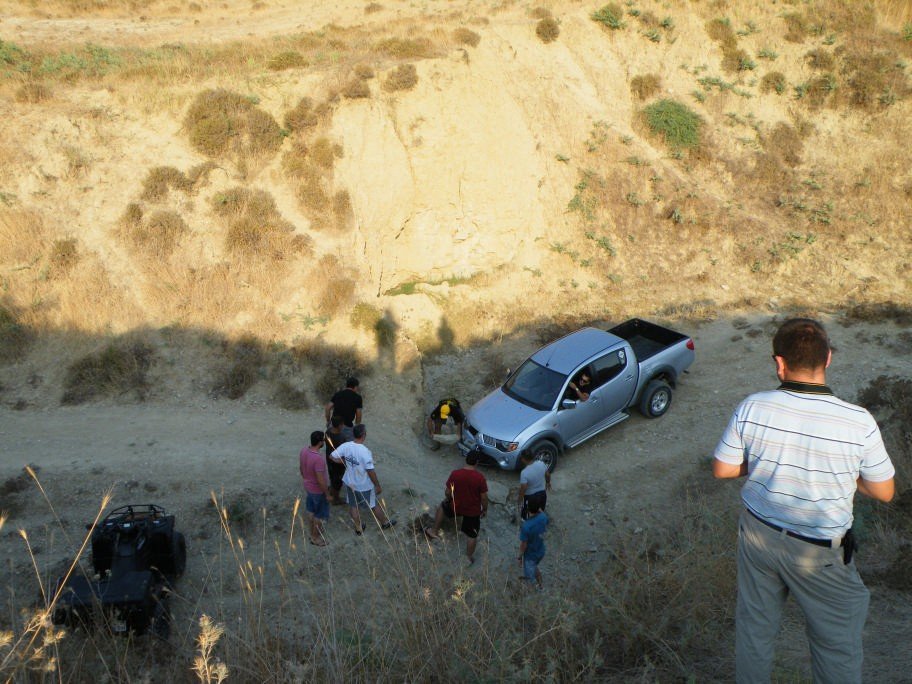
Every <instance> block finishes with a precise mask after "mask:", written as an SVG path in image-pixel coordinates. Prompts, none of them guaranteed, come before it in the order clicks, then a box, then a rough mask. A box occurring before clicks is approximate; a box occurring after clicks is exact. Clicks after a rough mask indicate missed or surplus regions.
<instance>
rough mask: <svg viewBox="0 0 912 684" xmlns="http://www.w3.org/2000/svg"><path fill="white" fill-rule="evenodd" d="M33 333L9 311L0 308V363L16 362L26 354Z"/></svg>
mask: <svg viewBox="0 0 912 684" xmlns="http://www.w3.org/2000/svg"><path fill="white" fill-rule="evenodd" d="M33 339H34V333H33V332H32V330H31V329H29V328H28V327H27V326H26V325H24V324H23V323H21V322H20V321H19V316H18V315H17V314H16V313H15V312H14V311H13V310H11V309H8V308H6V307H3V306H0V363H10V362H13V361H18V360H19V359H21V358H22V357H24V356H25V354H26V353H27V352H28V349H29V347H30V346H31V344H32V340H33Z"/></svg>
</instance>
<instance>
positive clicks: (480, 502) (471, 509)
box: [424, 449, 488, 563]
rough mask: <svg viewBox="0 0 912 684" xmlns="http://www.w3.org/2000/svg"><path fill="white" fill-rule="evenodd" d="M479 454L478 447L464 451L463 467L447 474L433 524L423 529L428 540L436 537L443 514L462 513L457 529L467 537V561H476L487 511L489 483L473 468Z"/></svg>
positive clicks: (453, 514)
mask: <svg viewBox="0 0 912 684" xmlns="http://www.w3.org/2000/svg"><path fill="white" fill-rule="evenodd" d="M479 457H480V454H479V450H478V449H473V450H472V451H470V452H469V453H468V454H466V464H465V466H463V467H462V468H458V469H456V470H454V471H453V472H452V473H450V477H449V478H448V479H447V481H446V487H445V488H444V497H445V498H444V500H443V501H442V502H441V504H440V505H439V506H437V513H436V515H435V517H434V527H433V529H431V528H429V527H426V528H425V529H424V533H425V534H426V535H427V536H428V537H429V538H430V539H439V537H440V534H439V533H440V528H441V526H442V525H443V518H444V516H446V517H447V518H449V519H450V520H454V519H455V518H456V516H461V517H462V525H460V527H459V529H460V530H461V531H462V533H463V534H464V535H465V536H466V537H467V540H466V556H467V557H468V559H469V563H474V562H475V547H476V546H477V544H478V532H479V530H481V519H482V518H483V517H485V516H486V515H487V514H488V482H487V480H485V477H484V475H482V474H481V473H480V472H478V469H477V468H476V466H477V465H478V460H479Z"/></svg>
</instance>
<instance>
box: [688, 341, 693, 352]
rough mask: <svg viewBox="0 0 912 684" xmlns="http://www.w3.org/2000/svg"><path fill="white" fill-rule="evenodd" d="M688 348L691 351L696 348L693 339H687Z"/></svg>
mask: <svg viewBox="0 0 912 684" xmlns="http://www.w3.org/2000/svg"><path fill="white" fill-rule="evenodd" d="M687 348H688V349H690V351H693V350H694V341H693V340H687Z"/></svg>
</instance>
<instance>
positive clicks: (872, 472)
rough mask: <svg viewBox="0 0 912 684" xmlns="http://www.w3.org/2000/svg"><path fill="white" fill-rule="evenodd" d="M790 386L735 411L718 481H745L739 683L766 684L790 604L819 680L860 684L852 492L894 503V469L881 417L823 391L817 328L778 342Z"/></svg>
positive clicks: (783, 377) (864, 596) (720, 454)
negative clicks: (802, 625) (799, 617)
mask: <svg viewBox="0 0 912 684" xmlns="http://www.w3.org/2000/svg"><path fill="white" fill-rule="evenodd" d="M773 360H774V361H775V364H776V375H777V376H778V378H779V381H780V382H781V383H782V384H780V385H779V387H778V388H776V389H774V390H767V391H765V392H757V393H755V394H752V395H750V396H749V397H747V399H745V400H744V401H742V402H741V403H740V404H739V405H738V407H737V408H736V409H735V412H734V414H733V415H732V417H731V420H730V421H729V423H728V427H727V428H726V429H725V432H724V433H723V434H722V439H721V440H720V442H719V444H718V446H716V450H715V454H714V456H715V457H714V459H713V474H714V475H715V476H716V477H719V478H735V477H741V476H746V477H747V480H746V482H745V483H744V487H742V489H741V500H742V502H743V504H744V509H743V511H742V513H741V520H740V525H739V535H738V603H737V607H736V610H735V676H736V680H737V682H739V684H743V683H750V684H754V683H757V684H760V683H761V682H762V683H763V684H768V683H769V681H770V676H771V673H772V667H773V646H774V644H775V641H776V635H777V633H778V631H779V621H780V618H781V616H782V608H783V605H784V604H785V600H786V598H787V597H788V596H789V595H790V594H791V595H792V596H794V598H795V600H796V601H797V603H798V605H799V606H800V608H801V610H802V612H803V613H804V617H805V620H806V622H807V635H808V645H809V646H810V650H811V670H812V673H813V679H814V681H815V682H840V683H846V684H848V683H850V682H861V662H862V640H861V635H862V630H863V628H864V623H865V619H866V617H867V613H868V602H869V592H868V590H867V588H866V587H865V585H864V582H862V581H861V577H860V576H859V574H858V570H857V569H856V567H855V563H854V562H853V561H852V552H853V550H854V537H853V536H852V521H853V515H852V503H853V499H854V496H855V492H856V491H857V492H860V493H861V494H864V495H865V496H869V497H871V498H873V499H876V500H878V501H885V502H886V501H890V499H892V498H893V490H894V484H893V475H894V468H893V464H892V462H891V461H890V457H889V456H888V455H887V452H886V449H885V448H884V445H883V441H882V439H881V436H880V430H879V429H878V427H877V423H876V422H875V421H874V418H873V417H872V416H871V414H870V413H868V412H867V411H866V410H865V409H864V408H862V407H860V406H855V405H854V404H850V403H848V402H847V401H843V400H841V399H838V398H837V397H835V396H833V393H832V391H831V390H830V388H829V387H827V386H826V369H827V368H828V367H829V365H830V361H831V360H832V350H831V348H830V342H829V338H828V337H827V334H826V331H825V330H824V329H823V326H821V325H820V324H819V323H818V322H817V321H813V320H811V319H808V318H793V319H791V320H788V321H786V322H785V323H783V324H782V326H781V327H780V328H779V330H778V331H777V332H776V335H775V337H774V338H773Z"/></svg>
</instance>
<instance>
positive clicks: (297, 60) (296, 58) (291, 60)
mask: <svg viewBox="0 0 912 684" xmlns="http://www.w3.org/2000/svg"><path fill="white" fill-rule="evenodd" d="M308 65H309V63H308V61H307V59H306V58H305V57H304V55H302V54H301V53H300V52H296V51H294V50H286V51H285V52H280V53H279V54H277V55H275V56H274V57H272V58H271V59H270V60H269V62H268V63H267V64H266V66H267V67H268V68H269V69H271V70H272V71H284V70H285V69H301V68H303V67H306V66H308Z"/></svg>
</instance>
